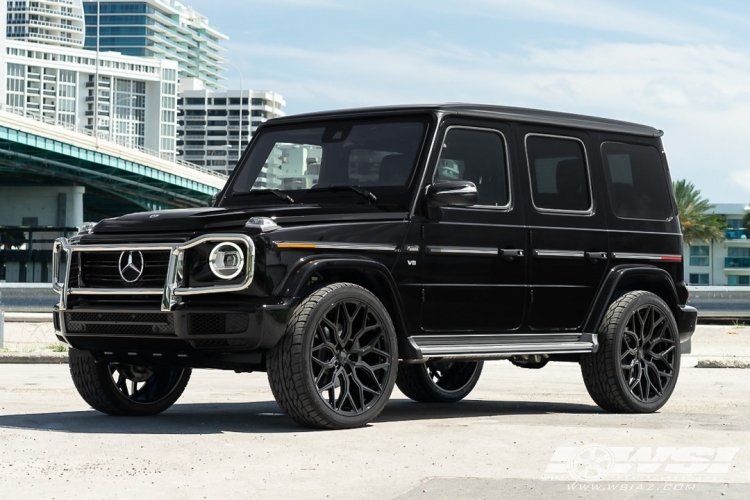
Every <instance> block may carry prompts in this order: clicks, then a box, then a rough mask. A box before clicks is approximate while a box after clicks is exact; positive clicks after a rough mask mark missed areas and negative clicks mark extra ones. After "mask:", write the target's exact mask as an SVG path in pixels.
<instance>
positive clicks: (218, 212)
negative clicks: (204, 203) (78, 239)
mask: <svg viewBox="0 0 750 500" xmlns="http://www.w3.org/2000/svg"><path fill="white" fill-rule="evenodd" d="M251 217H269V218H272V219H273V220H274V221H275V222H276V223H277V224H279V225H280V226H282V227H283V226H284V225H290V224H293V225H299V224H320V223H325V222H336V221H347V222H356V221H365V220H403V219H406V218H407V217H408V213H406V212H388V211H384V210H383V209H381V208H378V207H374V206H370V205H343V206H342V205H332V206H321V205H269V206H261V207H251V208H242V209H237V208H185V209H179V210H159V211H155V212H138V213H134V214H129V215H123V216H122V217H116V218H114V219H104V220H103V221H101V222H99V223H98V224H97V225H96V227H95V228H94V231H93V233H94V234H112V233H154V232H172V231H180V232H192V231H223V230H228V229H241V228H242V227H243V226H244V225H245V223H246V222H247V221H248V219H250V218H251Z"/></svg>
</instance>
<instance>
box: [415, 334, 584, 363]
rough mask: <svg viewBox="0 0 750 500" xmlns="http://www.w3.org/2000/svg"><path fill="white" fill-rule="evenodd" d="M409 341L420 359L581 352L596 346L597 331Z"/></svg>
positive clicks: (418, 337)
mask: <svg viewBox="0 0 750 500" xmlns="http://www.w3.org/2000/svg"><path fill="white" fill-rule="evenodd" d="M409 342H410V343H411V344H412V346H413V347H414V348H415V349H416V350H417V352H418V353H420V355H421V358H452V359H460V358H467V359H469V358H474V359H492V358H506V357H510V356H515V355H521V354H578V353H581V354H585V353H592V352H596V350H597V348H598V347H599V342H598V340H597V334H595V333H584V334H572V335H571V334H557V333H551V334H532V335H517V334H511V335H507V334H489V335H476V334H467V335H415V336H412V337H409Z"/></svg>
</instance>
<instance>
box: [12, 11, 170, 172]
mask: <svg viewBox="0 0 750 500" xmlns="http://www.w3.org/2000/svg"><path fill="white" fill-rule="evenodd" d="M3 4H4V5H3V7H4V8H6V9H7V10H6V12H5V18H6V19H7V20H8V23H7V26H6V31H5V33H3V34H2V35H0V36H2V41H3V44H2V60H0V80H2V82H3V84H2V85H3V86H4V87H5V88H4V89H3V88H2V87H0V90H3V98H2V99H1V100H0V107H3V108H4V109H5V110H7V111H10V112H14V113H18V114H22V115H25V116H32V117H36V118H38V119H42V120H44V121H47V122H50V123H55V124H60V125H63V126H66V127H68V128H72V129H76V130H80V131H88V132H89V133H91V134H98V135H99V136H100V137H102V138H105V139H109V140H112V141H116V142H119V143H121V144H124V145H127V146H130V147H140V148H144V149H147V150H151V151H153V152H155V153H158V154H159V155H161V156H163V157H166V158H174V156H175V146H176V140H175V137H176V119H177V82H178V64H177V62H176V61H170V60H167V59H160V58H152V57H148V58H146V57H132V56H126V55H122V54H120V53H117V52H99V53H97V52H92V51H90V50H85V49H84V48H83V44H84V37H83V31H82V30H78V29H77V28H78V27H81V26H82V23H83V7H82V0H46V1H33V2H32V1H16V0H13V1H10V0H9V1H7V4H6V3H5V2H3ZM41 14H44V17H43V19H41V18H40V17H41ZM55 16H57V17H55ZM79 21H80V22H79ZM45 23H46V24H45ZM97 77H98V78H97ZM97 80H98V83H97Z"/></svg>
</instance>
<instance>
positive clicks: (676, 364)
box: [581, 290, 680, 413]
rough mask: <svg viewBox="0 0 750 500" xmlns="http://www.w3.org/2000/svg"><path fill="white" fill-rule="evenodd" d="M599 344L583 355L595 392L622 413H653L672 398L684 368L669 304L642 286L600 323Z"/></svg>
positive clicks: (606, 407)
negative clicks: (593, 349)
mask: <svg viewBox="0 0 750 500" xmlns="http://www.w3.org/2000/svg"><path fill="white" fill-rule="evenodd" d="M599 344H600V345H599V350H598V351H597V352H596V353H595V354H585V355H583V356H582V357H581V372H582V373H583V380H584V382H585V383H586V389H588V391H589V394H590V395H591V398H592V399H593V400H594V401H595V402H596V404H597V405H599V406H600V407H601V408H603V409H604V410H607V411H611V412H618V413H652V412H655V411H657V410H658V409H659V408H661V407H662V406H664V404H665V403H666V402H667V401H668V400H669V397H670V396H671V395H672V392H673V391H674V388H675V385H676V384H677V377H678V375H679V372H680V338H679V331H678V329H677V323H676V322H675V319H674V316H673V315H672V312H671V311H670V310H669V306H667V304H666V303H665V302H664V301H663V300H662V299H660V298H659V297H658V296H656V295H654V294H653V293H650V292H645V291H642V290H639V291H634V292H628V293H626V294H624V295H623V296H622V297H620V298H618V299H617V300H616V301H615V302H613V303H612V304H611V305H610V306H609V309H607V313H606V314H605V316H604V319H603V320H602V324H601V326H600V328H599Z"/></svg>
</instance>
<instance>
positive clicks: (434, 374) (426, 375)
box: [396, 361, 484, 403]
mask: <svg viewBox="0 0 750 500" xmlns="http://www.w3.org/2000/svg"><path fill="white" fill-rule="evenodd" d="M483 366H484V361H468V362H459V361H453V362H451V361H429V362H427V363H419V364H408V363H404V362H401V363H400V364H399V367H398V376H397V378H396V384H397V385H398V388H399V389H401V392H403V393H404V395H405V396H406V397H408V398H409V399H413V400H414V401H418V402H420V403H455V402H456V401H461V400H462V399H463V398H465V397H466V396H468V395H469V393H470V392H471V391H472V390H473V389H474V386H476V385H477V382H478V381H479V376H480V375H481V374H482V367H483Z"/></svg>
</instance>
